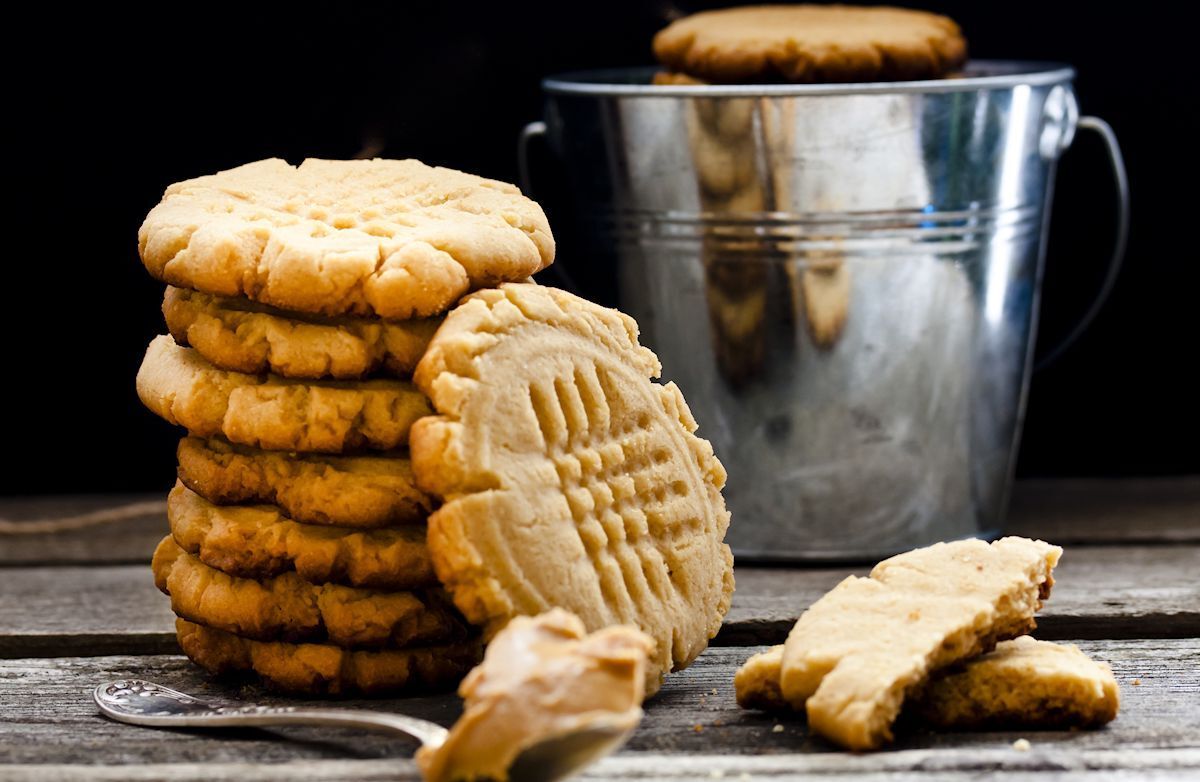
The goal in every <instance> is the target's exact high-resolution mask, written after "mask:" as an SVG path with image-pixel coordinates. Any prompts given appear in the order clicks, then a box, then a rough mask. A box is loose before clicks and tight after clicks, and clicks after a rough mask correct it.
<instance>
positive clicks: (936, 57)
mask: <svg viewBox="0 0 1200 782" xmlns="http://www.w3.org/2000/svg"><path fill="white" fill-rule="evenodd" d="M654 54H655V56H656V57H657V58H658V60H659V61H660V62H662V63H663V64H664V65H666V66H667V67H668V68H670V70H671V71H672V72H673V73H676V74H682V75H684V76H687V77H691V78H695V79H699V80H702V81H708V82H714V83H762V82H780V81H782V82H859V81H897V80H906V79H935V78H939V77H941V76H944V75H946V74H947V73H949V72H951V71H953V70H954V69H955V68H958V67H959V66H960V65H962V63H963V62H964V61H965V60H966V56H967V45H966V41H965V40H964V39H963V36H962V32H961V31H960V30H959V28H958V25H956V24H955V23H954V22H953V21H952V20H951V19H948V18H947V17H944V16H939V15H937V14H931V13H926V12H924V11H912V10H908V9H904V8H888V7H882V6H881V7H874V8H860V7H852V6H841V5H830V6H824V5H775V6H743V7H739V8H725V9H720V10H716V11H704V12H702V13H698V14H693V15H691V16H686V17H684V18H682V19H679V20H678V21H675V22H672V23H671V24H670V25H668V26H667V27H666V28H664V29H663V30H661V31H659V33H658V34H657V35H656V36H655V37H654ZM658 83H667V82H661V81H660V82H658ZM673 83H677V84H678V83H680V82H679V81H675V82H673Z"/></svg>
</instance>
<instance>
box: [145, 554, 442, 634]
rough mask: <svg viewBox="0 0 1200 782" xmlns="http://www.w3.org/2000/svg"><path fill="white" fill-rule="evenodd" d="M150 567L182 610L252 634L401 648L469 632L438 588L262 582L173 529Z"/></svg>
mask: <svg viewBox="0 0 1200 782" xmlns="http://www.w3.org/2000/svg"><path fill="white" fill-rule="evenodd" d="M151 568H152V569H153V571H154V583H155V585H156V586H157V587H158V588H159V590H160V591H162V592H163V593H165V594H167V595H170V596H171V609H172V610H173V611H174V612H175V613H176V614H177V615H179V616H181V617H183V618H184V619H187V620H189V621H192V622H199V623H201V624H204V625H207V626H209V627H215V628H217V629H218V630H225V631H226V632H230V633H236V634H237V635H240V636H243V637H246V638H253V639H255V640H260V641H328V642H329V643H331V644H333V645H335V646H341V647H346V648H352V647H401V646H409V645H415V644H422V643H434V642H440V641H454V640H459V639H461V638H463V637H465V635H466V628H465V627H464V626H463V624H462V621H461V620H460V619H459V618H458V617H457V615H456V612H455V611H454V609H453V607H452V606H449V605H447V604H445V600H444V598H443V596H442V594H441V592H440V590H420V591H414V592H380V591H375V590H367V589H356V588H354V587H348V586H339V585H336V584H323V585H319V586H318V585H315V584H310V583H308V582H307V581H305V580H304V579H302V578H300V576H298V575H296V574H295V573H283V574H281V575H278V576H275V577H273V578H268V579H265V580H263V581H252V580H250V579H246V578H235V577H233V576H230V575H227V574H225V573H222V572H221V571H219V570H216V569H214V568H211V567H209V566H208V565H205V564H204V563H203V562H201V561H200V560H198V559H196V558H195V557H193V556H191V555H190V554H188V553H187V552H185V551H184V550H183V549H181V548H180V547H179V545H178V544H177V543H175V541H174V539H173V538H172V537H171V536H169V535H168V536H167V537H166V538H163V540H162V542H161V543H159V544H158V548H157V549H155V551H154V559H153V562H152V563H151Z"/></svg>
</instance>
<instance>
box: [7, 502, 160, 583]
mask: <svg viewBox="0 0 1200 782" xmlns="http://www.w3.org/2000/svg"><path fill="white" fill-rule="evenodd" d="M47 528H50V529H56V528H57V529H59V531H54V532H38V533H31V532H30V530H44V529H47ZM166 529H167V516H166V492H165V491H164V492H160V493H157V494H85V495H78V496H71V495H63V496H51V497H6V498H2V499H0V566H4V565H37V564H43V565H55V564H70V563H82V562H104V563H107V564H117V563H123V562H129V563H132V562H149V561H150V555H151V554H152V553H153V552H154V546H155V545H156V544H157V543H158V541H159V540H160V539H161V538H162V536H163V534H164V532H165V530H166Z"/></svg>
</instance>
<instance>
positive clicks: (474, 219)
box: [138, 159, 554, 319]
mask: <svg viewBox="0 0 1200 782" xmlns="http://www.w3.org/2000/svg"><path fill="white" fill-rule="evenodd" d="M138 251H139V253H140V254H141V257H142V262H143V263H144V264H145V266H146V268H147V269H148V270H149V271H150V273H151V274H152V275H154V276H155V277H157V278H158V279H160V280H162V281H164V282H166V283H169V284H171V285H175V286H178V287H182V288H192V289H195V290H201V291H205V292H207V293H213V294H217V295H220V296H244V297H246V298H248V299H252V300H254V301H259V302H262V303H264V304H270V305H272V306H275V307H279V308H281V309H286V310H296V311H300V312H311V313H316V314H320V315H343V314H353V315H375V316H379V317H382V318H395V319H408V318H418V317H427V316H430V315H436V314H438V313H440V312H443V311H445V310H447V309H449V308H450V307H451V306H453V304H454V302H455V301H457V300H458V298H459V297H460V296H462V295H463V294H464V293H466V292H467V291H469V290H471V289H473V288H479V287H485V286H489V285H495V284H497V283H499V282H502V281H505V280H520V279H524V278H525V277H528V276H530V275H532V274H534V273H535V272H537V271H540V270H541V269H543V268H545V267H546V266H548V265H549V264H550V263H551V262H552V261H553V260H554V238H553V236H552V235H551V233H550V226H549V224H548V223H547V222H546V215H545V214H544V213H543V212H542V209H541V207H540V206H538V205H537V204H536V203H535V202H533V201H531V200H530V199H528V198H526V197H525V196H523V195H521V192H520V190H518V189H517V188H516V187H514V186H512V185H509V184H505V183H503V182H497V181H494V180H491V179H483V178H481V177H477V176H472V175H471V174H464V173H462V172H461V171H454V170H452V169H448V168H434V167H431V166H427V165H425V164H424V163H421V162H420V161H417V160H306V161H304V162H303V163H302V164H301V165H299V166H292V165H289V164H288V163H287V162H286V161H284V160H278V159H272V160H260V161H258V162H256V163H249V164H247V165H244V166H239V167H238V168H233V169H230V170H228V171H222V172H220V173H218V174H213V175H211V176H203V177H198V178H196V179H189V180H186V181H183V182H177V183H176V184H173V185H171V186H170V187H168V188H167V190H166V192H165V193H164V194H163V197H162V201H160V202H159V204H158V206H156V207H154V208H153V209H152V210H150V213H149V214H148V215H147V216H146V220H145V222H143V223H142V227H141V229H140V230H139V231H138Z"/></svg>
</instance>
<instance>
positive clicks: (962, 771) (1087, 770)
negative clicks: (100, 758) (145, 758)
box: [0, 749, 1200, 782]
mask: <svg viewBox="0 0 1200 782" xmlns="http://www.w3.org/2000/svg"><path fill="white" fill-rule="evenodd" d="M953 754H954V756H953V757H950V756H948V753H944V752H941V751H919V750H917V751H911V752H897V753H893V754H891V755H890V756H889V759H890V760H892V761H893V762H892V764H891V765H893V766H896V768H895V770H891V769H889V770H884V771H875V770H870V771H864V770H862V766H864V765H866V762H867V761H866V760H865V759H864V758H859V757H855V756H853V755H837V756H831V757H821V756H813V755H768V756H763V757H754V756H749V757H747V756H730V755H711V754H698V755H689V756H687V757H680V756H678V755H665V756H664V755H654V754H649V753H646V754H639V755H635V754H628V755H621V756H618V757H614V758H608V759H605V760H603V761H601V762H600V763H598V764H596V765H595V766H594V767H593V768H590V769H588V770H587V771H586V772H585V773H583V774H582V775H580V776H578V777H573V778H574V779H580V780H638V779H640V780H647V779H654V780H687V781H688V782H696V780H730V781H731V782H732V781H733V780H737V782H742V781H743V780H750V781H751V782H753V781H755V780H784V779H786V780H804V782H810V781H813V780H815V781H816V782H824V781H825V780H830V781H832V780H848V779H849V780H855V782H928V781H929V780H932V782H960V781H961V782H966V781H967V780H978V779H980V778H983V777H990V776H991V775H992V774H998V773H1006V772H1008V773H1011V774H1012V777H1011V778H1012V779H1033V780H1037V782H1097V780H1101V779H1103V780H1115V781H1116V782H1121V781H1123V780H1129V782H1157V780H1171V781H1172V782H1180V781H1181V780H1188V779H1195V778H1196V775H1197V773H1198V772H1197V769H1198V768H1200V750H1191V749H1180V750H1134V751H1128V750H1098V751H1095V752H1092V753H1090V754H1089V755H1088V756H1087V757H1086V758H1081V757H1078V756H1076V755H1074V754H1071V755H1068V756H1063V755H1061V754H1055V755H1050V756H1046V755H1042V754H1040V753H1038V752H1036V751H1033V752H1029V753H1020V752H1015V751H1013V750H1011V749H1009V750H1005V749H996V750H985V751H978V752H976V753H974V754H973V763H970V764H966V763H963V762H962V761H963V759H962V757H961V756H959V755H958V753H953ZM956 762H957V763H958V766H957V767H955V766H954V765H953V764H954V763H956ZM968 766H969V767H968ZM0 771H3V772H4V779H5V780H8V782H32V781H35V780H36V781H37V782H42V781H43V780H48V779H53V780H58V781H61V782H76V780H89V781H91V780H95V781H96V782H108V781H110V780H111V781H112V782H125V780H128V781H129V782H274V780H279V779H287V780H292V781H293V782H375V781H376V780H378V781H379V782H384V781H387V782H408V781H410V780H411V782H419V780H420V777H419V776H418V775H417V773H416V771H415V769H414V767H413V765H412V763H411V761H405V760H400V761H397V760H391V759H388V760H315V761H312V760H310V761H302V762H301V761H293V762H285V763H272V764H269V765H267V764H255V763H212V764H209V763H205V764H193V763H170V764H154V765H145V766H108V767H97V766H85V765H53V766H34V765H23V766H0Z"/></svg>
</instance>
